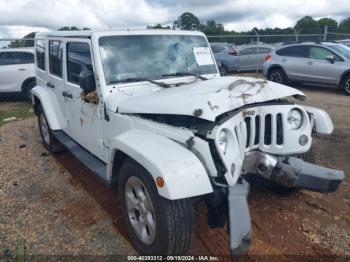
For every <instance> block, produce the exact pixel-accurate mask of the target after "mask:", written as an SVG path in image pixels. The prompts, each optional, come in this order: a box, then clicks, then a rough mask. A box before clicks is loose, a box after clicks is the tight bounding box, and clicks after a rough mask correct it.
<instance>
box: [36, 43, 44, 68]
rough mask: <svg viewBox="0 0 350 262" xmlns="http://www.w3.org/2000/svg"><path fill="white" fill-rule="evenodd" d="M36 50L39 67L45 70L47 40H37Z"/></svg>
mask: <svg viewBox="0 0 350 262" xmlns="http://www.w3.org/2000/svg"><path fill="white" fill-rule="evenodd" d="M35 52H36V65H37V67H38V68H40V69H42V70H45V41H44V40H36V43H35Z"/></svg>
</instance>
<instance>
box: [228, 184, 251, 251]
mask: <svg viewBox="0 0 350 262" xmlns="http://www.w3.org/2000/svg"><path fill="white" fill-rule="evenodd" d="M248 193H249V184H248V182H247V181H245V180H244V179H240V180H239V181H238V182H237V183H236V184H235V185H234V186H229V187H228V194H227V195H228V220H229V221H228V222H229V232H230V251H231V256H233V257H236V256H240V255H242V254H245V253H246V252H247V250H248V249H249V246H250V243H251V229H252V225H251V218H250V213H249V208H248V202H247V197H248Z"/></svg>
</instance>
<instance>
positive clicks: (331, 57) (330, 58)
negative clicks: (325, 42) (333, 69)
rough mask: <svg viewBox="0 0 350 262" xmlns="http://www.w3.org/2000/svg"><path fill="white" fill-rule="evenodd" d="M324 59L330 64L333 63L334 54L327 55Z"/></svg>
mask: <svg viewBox="0 0 350 262" xmlns="http://www.w3.org/2000/svg"><path fill="white" fill-rule="evenodd" d="M326 60H327V61H329V62H330V63H331V64H334V56H333V55H328V56H327V57H326Z"/></svg>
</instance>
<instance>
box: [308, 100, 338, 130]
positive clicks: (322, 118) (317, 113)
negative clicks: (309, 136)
mask: <svg viewBox="0 0 350 262" xmlns="http://www.w3.org/2000/svg"><path fill="white" fill-rule="evenodd" d="M305 109H306V111H307V112H308V113H309V114H311V115H312V118H313V120H314V128H315V131H316V133H320V134H331V133H332V132H333V129H334V126H333V122H332V120H331V118H330V117H329V115H328V113H327V112H326V111H324V110H322V109H319V108H315V107H310V106H305Z"/></svg>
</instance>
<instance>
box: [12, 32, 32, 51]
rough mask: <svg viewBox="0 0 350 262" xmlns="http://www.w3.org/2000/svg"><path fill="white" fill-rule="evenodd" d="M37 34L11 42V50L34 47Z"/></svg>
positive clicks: (30, 34)
mask: <svg viewBox="0 0 350 262" xmlns="http://www.w3.org/2000/svg"><path fill="white" fill-rule="evenodd" d="M35 34H36V33H35V32H31V33H29V34H27V35H25V36H24V37H23V38H22V39H19V40H14V41H11V43H10V44H9V46H8V47H9V48H15V47H33V46H34V40H33V39H34V38H35Z"/></svg>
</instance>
